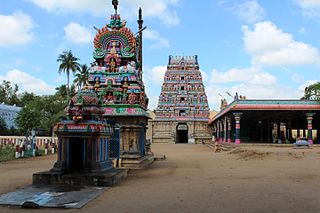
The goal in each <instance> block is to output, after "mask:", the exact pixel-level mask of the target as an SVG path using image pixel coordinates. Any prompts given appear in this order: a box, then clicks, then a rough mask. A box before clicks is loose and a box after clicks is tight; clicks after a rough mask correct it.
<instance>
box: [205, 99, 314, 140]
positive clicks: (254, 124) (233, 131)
mask: <svg viewBox="0 0 320 213" xmlns="http://www.w3.org/2000/svg"><path fill="white" fill-rule="evenodd" d="M319 116H320V103H319V102H318V101H306V100H245V99H237V98H235V100H234V101H233V102H232V103H230V104H229V105H228V104H224V106H223V107H222V109H221V111H220V112H219V113H218V114H217V115H216V116H215V117H214V118H213V119H212V120H210V121H209V125H210V126H211V127H212V128H213V135H214V136H215V138H216V139H217V140H218V141H220V142H228V143H231V142H235V143H236V144H240V143H241V142H249V143H293V142H295V141H296V139H297V138H304V139H305V140H307V141H308V142H309V144H313V143H314V141H315V140H316V141H319V139H320V138H319V137H320V134H319V131H320V119H319Z"/></svg>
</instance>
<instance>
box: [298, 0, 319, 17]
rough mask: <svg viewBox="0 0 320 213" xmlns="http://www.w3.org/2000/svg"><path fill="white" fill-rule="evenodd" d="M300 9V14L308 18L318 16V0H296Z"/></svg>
mask: <svg viewBox="0 0 320 213" xmlns="http://www.w3.org/2000/svg"><path fill="white" fill-rule="evenodd" d="M296 2H297V3H298V5H299V6H300V7H301V9H302V14H303V15H304V16H306V17H309V18H320V1H319V0H296Z"/></svg>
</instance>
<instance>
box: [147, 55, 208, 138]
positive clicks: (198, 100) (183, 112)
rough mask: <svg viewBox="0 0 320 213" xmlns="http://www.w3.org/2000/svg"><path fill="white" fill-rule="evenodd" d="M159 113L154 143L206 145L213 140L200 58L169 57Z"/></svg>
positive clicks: (155, 122)
mask: <svg viewBox="0 0 320 213" xmlns="http://www.w3.org/2000/svg"><path fill="white" fill-rule="evenodd" d="M155 114H156V117H155V119H154V121H153V126H152V142H153V143H206V142H208V141H210V140H211V134H210V129H209V126H208V119H209V106H208V101H207V96H206V93H205V89H204V85H203V82H202V76H201V72H200V70H199V64H198V57H197V55H195V56H169V64H168V66H167V71H166V72H165V76H164V82H163V85H162V90H161V94H160V97H159V102H158V107H157V108H156V110H155Z"/></svg>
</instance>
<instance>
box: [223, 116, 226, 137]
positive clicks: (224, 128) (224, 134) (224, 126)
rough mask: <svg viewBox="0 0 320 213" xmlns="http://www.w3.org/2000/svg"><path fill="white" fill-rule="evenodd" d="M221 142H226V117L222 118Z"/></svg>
mask: <svg viewBox="0 0 320 213" xmlns="http://www.w3.org/2000/svg"><path fill="white" fill-rule="evenodd" d="M223 142H227V117H224V120H223Z"/></svg>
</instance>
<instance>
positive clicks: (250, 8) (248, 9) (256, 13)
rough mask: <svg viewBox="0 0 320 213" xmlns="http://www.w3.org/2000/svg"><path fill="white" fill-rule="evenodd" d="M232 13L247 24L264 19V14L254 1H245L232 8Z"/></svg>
mask: <svg viewBox="0 0 320 213" xmlns="http://www.w3.org/2000/svg"><path fill="white" fill-rule="evenodd" d="M232 11H233V12H234V13H235V14H237V15H238V16H239V17H240V18H241V19H243V20H244V21H246V22H248V23H255V22H257V21H261V20H262V19H264V17H265V15H266V12H265V10H264V8H263V7H261V6H260V5H259V3H258V2H257V1H256V0H250V1H246V2H244V3H242V4H238V5H236V6H235V7H233V8H232Z"/></svg>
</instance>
